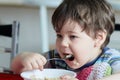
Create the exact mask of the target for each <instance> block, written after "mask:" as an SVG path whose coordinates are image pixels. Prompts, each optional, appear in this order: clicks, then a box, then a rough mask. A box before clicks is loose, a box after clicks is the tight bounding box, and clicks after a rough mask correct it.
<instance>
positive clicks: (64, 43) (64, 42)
mask: <svg viewBox="0 0 120 80" xmlns="http://www.w3.org/2000/svg"><path fill="white" fill-rule="evenodd" d="M61 45H62V46H63V47H68V46H69V42H68V40H65V39H64V40H62V41H61Z"/></svg>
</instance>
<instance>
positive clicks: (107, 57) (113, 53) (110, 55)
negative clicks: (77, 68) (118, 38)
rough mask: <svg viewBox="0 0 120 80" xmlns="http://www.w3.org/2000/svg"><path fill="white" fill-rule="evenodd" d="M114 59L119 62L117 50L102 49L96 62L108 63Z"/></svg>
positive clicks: (119, 56) (119, 53)
mask: <svg viewBox="0 0 120 80" xmlns="http://www.w3.org/2000/svg"><path fill="white" fill-rule="evenodd" d="M115 59H117V60H120V51H119V50H117V49H113V48H108V47H106V48H104V49H103V52H102V54H101V56H100V57H99V59H98V60H97V62H98V63H99V62H107V63H109V62H110V61H111V60H112V61H114V60H115Z"/></svg>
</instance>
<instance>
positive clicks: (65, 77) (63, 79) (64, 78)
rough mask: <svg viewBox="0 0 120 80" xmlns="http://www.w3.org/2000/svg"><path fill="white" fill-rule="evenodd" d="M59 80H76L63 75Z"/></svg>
mask: <svg viewBox="0 0 120 80" xmlns="http://www.w3.org/2000/svg"><path fill="white" fill-rule="evenodd" d="M60 80H78V79H77V78H74V77H71V76H69V75H64V76H61V77H60Z"/></svg>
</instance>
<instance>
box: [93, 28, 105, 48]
mask: <svg viewBox="0 0 120 80" xmlns="http://www.w3.org/2000/svg"><path fill="white" fill-rule="evenodd" d="M106 35H107V32H106V30H104V31H98V32H97V34H96V38H95V45H94V46H95V47H101V45H102V44H103V43H104V42H105V40H106Z"/></svg>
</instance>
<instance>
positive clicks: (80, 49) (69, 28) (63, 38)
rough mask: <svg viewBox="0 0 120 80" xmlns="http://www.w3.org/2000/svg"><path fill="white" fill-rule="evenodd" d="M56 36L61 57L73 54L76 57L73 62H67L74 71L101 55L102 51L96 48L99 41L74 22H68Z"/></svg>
mask: <svg viewBox="0 0 120 80" xmlns="http://www.w3.org/2000/svg"><path fill="white" fill-rule="evenodd" d="M56 34H57V39H56V48H57V50H58V52H59V54H60V56H61V57H64V56H65V55H68V54H72V55H73V56H74V57H75V58H74V60H73V61H69V60H65V62H66V63H67V64H68V65H69V67H71V68H73V69H77V68H80V67H81V66H83V65H84V64H86V63H88V62H90V61H92V60H93V59H95V58H96V57H97V56H98V55H99V54H100V49H99V48H98V47H95V44H96V41H97V40H96V39H93V38H91V37H90V36H88V35H87V34H86V32H85V31H82V29H81V26H80V25H79V24H78V23H76V22H74V21H68V22H67V23H66V24H65V25H64V26H63V28H62V29H61V31H60V32H58V33H56Z"/></svg>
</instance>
